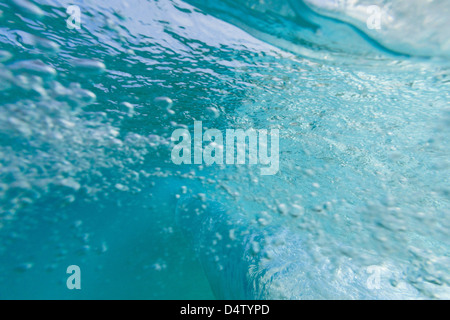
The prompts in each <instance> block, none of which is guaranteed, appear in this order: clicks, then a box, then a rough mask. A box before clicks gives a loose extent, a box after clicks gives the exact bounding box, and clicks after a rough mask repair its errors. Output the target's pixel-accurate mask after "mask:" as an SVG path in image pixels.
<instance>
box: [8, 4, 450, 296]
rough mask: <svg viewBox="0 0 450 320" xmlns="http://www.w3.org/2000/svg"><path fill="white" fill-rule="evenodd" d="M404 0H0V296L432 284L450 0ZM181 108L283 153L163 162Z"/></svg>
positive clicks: (443, 190) (181, 122)
mask: <svg viewBox="0 0 450 320" xmlns="http://www.w3.org/2000/svg"><path fill="white" fill-rule="evenodd" d="M411 2H412V1H401V0H392V1H387V0H371V1H365V0H364V1H363V0H361V1H356V0H355V1H337V0H336V1H332V0H329V1H325V0H324V1H319V0H305V1H300V0H291V1H276V0H267V1H257V0H245V1H238V0H218V1H206V0H191V1H187V2H182V1H178V0H159V1H151V0H129V1H119V0H108V1H106V0H100V1H88V0H86V1H77V3H76V5H78V6H79V7H80V12H81V28H80V29H70V28H68V25H67V23H66V20H67V19H68V17H69V14H68V13H67V12H66V10H67V7H68V6H69V5H73V4H74V3H73V2H71V1H64V0H36V1H28V0H11V1H6V2H5V1H0V298H1V299H15V298H62V299H73V298H102V299H112V298H125V299H214V298H233V299H242V298H245V299H255V298H256V299H317V298H319V299H375V298H379V299H389V298H400V299H409V298H419V299H430V298H447V299H448V298H450V289H449V285H450V271H449V267H448V266H449V264H450V247H449V244H450V243H449V241H450V239H449V230H450V229H449V228H450V225H449V219H448V216H449V214H450V206H449V200H450V199H449V192H450V188H449V180H448V178H449V156H450V152H449V144H448V139H449V136H450V131H449V128H450V110H449V101H450V99H449V92H450V91H449V85H450V80H449V79H450V69H449V66H450V64H449V58H450V42H449V39H448V30H449V29H450V25H449V23H450V3H449V2H448V1H437V0H435V1H419V0H414V1H413V4H411ZM370 5H377V6H378V7H379V8H380V10H381V11H380V12H382V19H381V29H368V28H367V26H366V19H367V18H368V17H367V10H366V9H367V7H368V6H370ZM195 120H197V121H202V123H203V127H205V128H217V129H219V130H226V129H233V128H242V129H248V128H256V129H278V130H279V132H280V140H279V145H280V153H279V157H280V158H279V163H280V168H279V172H278V173H277V174H275V175H268V176H263V175H260V171H259V166H250V165H222V166H219V165H212V166H206V165H195V164H193V165H180V166H177V165H175V164H173V162H172V160H171V150H172V147H173V142H172V141H171V135H172V132H173V131H174V130H175V129H178V128H188V129H192V127H193V124H194V121H195ZM69 265H78V266H79V267H80V269H81V279H82V280H81V290H68V289H67V286H66V280H67V277H68V275H67V274H66V269H67V267H68V266H69ZM374 272H375V273H376V274H375V273H374ZM374 275H378V276H379V277H378V280H379V281H378V282H376V281H375V287H374V285H373V284H374V283H373V282H371V281H372V280H373V278H371V276H374ZM371 279H372V280H371Z"/></svg>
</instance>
